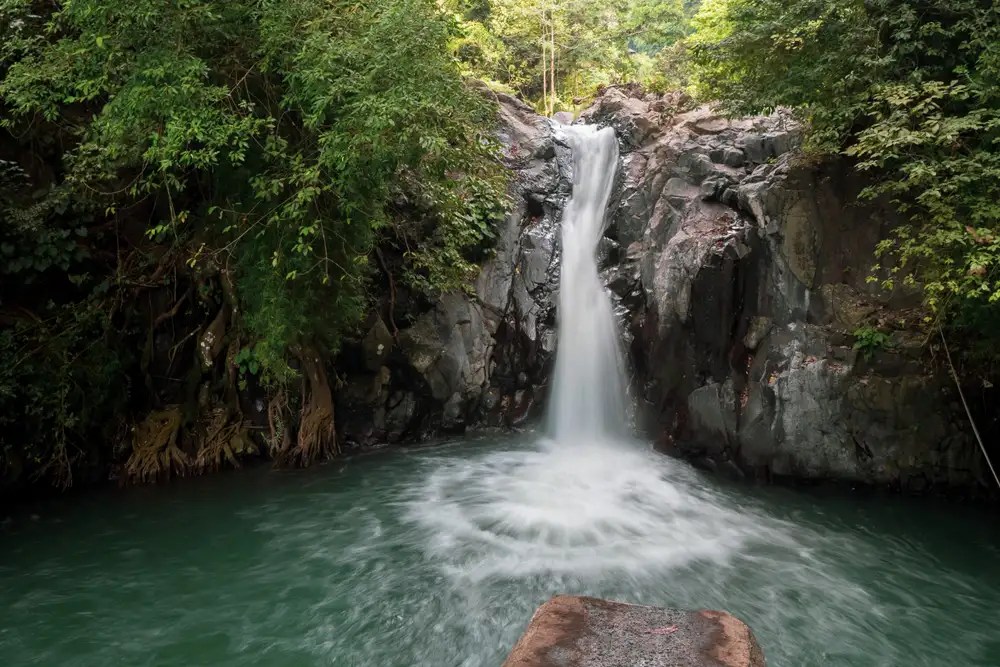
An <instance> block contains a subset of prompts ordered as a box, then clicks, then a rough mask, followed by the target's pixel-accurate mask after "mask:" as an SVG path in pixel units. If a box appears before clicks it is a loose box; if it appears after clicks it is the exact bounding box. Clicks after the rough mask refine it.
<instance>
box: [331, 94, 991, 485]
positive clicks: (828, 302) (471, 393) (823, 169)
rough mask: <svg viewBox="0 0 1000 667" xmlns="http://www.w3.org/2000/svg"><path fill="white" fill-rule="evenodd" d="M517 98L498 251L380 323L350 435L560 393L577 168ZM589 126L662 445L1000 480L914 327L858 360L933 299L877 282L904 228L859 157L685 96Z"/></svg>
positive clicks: (369, 347)
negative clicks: (878, 333)
mask: <svg viewBox="0 0 1000 667" xmlns="http://www.w3.org/2000/svg"><path fill="white" fill-rule="evenodd" d="M499 101H500V115H501V119H502V121H503V122H502V129H501V133H500V138H501V140H502V141H503V143H504V145H505V146H506V160H507V162H508V165H509V166H510V167H511V169H513V170H514V172H515V183H514V187H513V197H512V200H513V205H512V208H511V211H510V212H509V215H508V216H507V218H506V219H505V220H504V221H503V222H502V224H501V226H500V228H499V230H498V241H497V245H496V249H495V250H496V252H495V254H494V256H493V257H492V258H491V259H490V260H489V261H487V262H486V263H485V264H484V266H483V268H482V271H481V273H480V275H479V277H478V280H477V281H476V283H475V287H474V290H473V291H472V292H471V293H470V294H450V295H445V296H443V297H442V298H441V299H440V300H439V301H438V302H437V303H435V304H430V305H429V307H425V308H423V309H422V310H421V311H420V312H419V313H417V314H416V315H415V316H414V317H413V318H411V319H410V321H408V322H407V326H405V327H404V328H403V329H402V330H400V331H399V332H398V335H393V333H391V332H390V327H388V326H386V323H385V322H382V321H381V320H378V318H374V319H373V321H372V322H371V323H370V324H369V326H368V328H367V329H366V331H367V334H366V335H365V337H364V340H363V341H362V343H361V345H360V347H359V349H358V350H356V352H355V354H356V356H357V357H358V359H357V362H356V363H354V364H353V366H352V365H351V364H347V365H348V366H351V368H352V370H350V371H349V372H347V374H346V377H341V382H340V386H339V387H338V389H337V402H338V422H339V424H340V431H341V434H342V436H343V437H344V439H345V440H346V441H347V443H346V444H348V445H352V444H354V445H373V444H378V443H385V442H397V441H405V440H412V439H416V438H419V437H421V436H423V435H425V434H427V433H430V432H433V431H459V430H461V429H463V428H466V427H468V426H470V425H493V426H512V425H517V424H520V423H522V422H524V421H525V420H526V419H529V418H531V417H532V416H535V415H537V414H538V410H539V408H540V406H541V404H542V403H543V402H544V398H545V393H546V386H547V380H548V376H549V373H550V371H551V368H552V360H553V353H554V351H555V341H556V333H555V322H556V312H555V310H556V307H555V295H556V291H557V289H558V273H559V247H558V225H559V221H560V217H561V213H562V204H563V202H564V201H565V199H566V197H567V195H568V193H569V190H570V182H571V181H570V173H569V172H570V160H569V155H568V149H567V148H566V147H565V146H562V145H560V144H559V143H558V142H557V140H556V139H555V138H554V137H553V134H552V130H551V126H550V125H549V123H548V121H546V120H545V119H542V118H540V117H539V116H537V115H536V114H534V113H533V112H532V111H531V109H529V108H528V107H527V106H525V105H523V104H522V103H520V102H518V101H517V100H515V99H513V98H510V97H507V96H504V95H500V96H499ZM583 118H584V120H585V121H586V122H595V123H601V124H606V125H611V126H613V127H615V128H616V130H617V131H618V134H619V138H620V141H621V145H622V158H621V168H620V169H619V178H618V182H617V184H616V194H615V195H614V197H613V200H612V208H611V211H610V216H611V219H610V222H611V224H610V227H609V230H608V232H607V236H608V238H607V239H605V240H604V241H603V242H602V243H601V245H600V248H599V253H598V254H599V262H600V267H601V270H602V276H603V277H604V279H605V281H606V284H607V285H608V286H609V288H610V290H611V291H612V293H613V295H614V298H615V305H616V310H617V312H618V314H619V316H620V319H621V323H622V328H623V334H624V338H625V340H626V343H627V344H628V345H629V347H630V351H631V359H632V362H633V366H634V370H635V375H634V378H633V391H634V393H635V395H636V396H637V397H638V399H639V403H640V410H639V417H640V425H641V426H642V427H644V428H645V430H647V431H648V432H649V434H650V435H651V436H652V437H654V439H655V440H656V442H657V443H658V446H659V447H661V448H662V449H664V450H666V451H669V452H672V453H674V454H677V455H680V456H684V457H687V458H690V459H692V460H694V461H696V462H699V463H701V464H704V465H706V466H709V467H714V468H717V469H720V470H725V471H728V472H731V473H732V474H735V475H741V476H745V475H752V476H758V477H763V478H772V477H789V478H796V479H817V480H818V479H830V480H841V481H850V482H862V483H869V484H879V485H891V486H897V487H903V488H907V489H916V490H922V489H924V488H927V487H928V486H931V485H940V486H964V487H968V486H972V485H978V484H982V483H983V482H985V480H986V477H985V474H986V473H985V470H984V469H983V467H982V463H981V462H980V457H979V455H978V453H977V450H976V448H975V446H974V443H973V442H972V441H971V440H970V438H968V437H967V435H966V432H965V428H964V423H965V422H964V417H963V416H962V415H961V414H959V413H958V412H957V410H955V409H954V408H953V406H954V403H953V399H952V397H951V395H950V392H949V386H948V383H947V379H946V378H944V379H942V378H941V377H939V376H937V375H935V374H934V373H933V372H931V371H930V370H929V369H928V365H927V363H926V361H927V360H926V358H925V352H924V351H923V348H922V346H921V344H920V343H919V341H914V340H911V338H912V336H909V335H908V334H906V332H905V329H904V328H902V327H901V330H900V331H899V332H897V333H896V334H894V339H895V340H896V341H897V343H898V344H897V345H895V346H894V348H893V349H891V350H883V351H879V352H877V353H876V354H874V355H872V356H871V358H870V359H869V358H865V357H864V356H863V355H859V353H858V352H857V351H856V350H854V349H853V343H854V337H853V335H852V334H853V332H854V331H855V330H856V329H857V328H858V327H859V326H860V325H862V324H866V323H872V322H880V323H883V324H891V323H893V322H897V321H898V320H900V319H903V318H906V317H910V318H912V312H907V310H908V309H912V308H913V307H914V306H916V305H918V304H919V298H920V295H919V293H918V292H916V291H915V290H913V289H911V288H909V289H908V288H905V287H897V288H896V289H895V290H893V291H892V292H887V291H885V290H883V289H881V288H879V287H878V286H877V283H876V284H870V283H869V282H868V281H867V280H866V278H867V277H868V276H869V274H870V269H871V264H872V261H873V259H872V258H873V250H874V247H875V245H876V243H878V241H879V240H880V239H882V238H885V236H886V234H887V233H888V232H889V230H890V229H891V227H892V225H893V224H894V218H893V214H892V212H891V210H889V209H888V208H887V207H884V206H881V205H878V204H868V205H862V204H859V203H858V200H857V195H858V193H859V191H860V190H861V189H862V187H863V186H864V183H863V182H861V181H860V179H859V178H858V177H857V176H856V175H855V174H854V172H853V170H852V169H851V168H850V166H849V165H847V164H844V163H838V162H835V161H833V162H825V163H819V164H816V163H811V162H808V161H806V160H805V159H803V158H802V157H801V155H800V154H799V153H798V152H797V150H796V148H797V146H798V145H799V143H800V134H799V130H798V128H797V127H796V126H795V123H794V122H793V121H792V119H791V118H790V117H789V116H788V115H786V114H784V113H777V114H774V115H771V116H768V117H758V118H748V119H740V120H729V119H725V118H722V117H721V116H719V115H718V114H716V113H714V112H713V111H712V110H711V109H710V108H707V107H698V108H691V106H690V104H689V103H688V102H687V101H686V100H685V99H683V97H682V96H677V95H674V96H665V97H653V96H644V97H639V96H637V95H635V94H634V93H630V92H629V91H623V90H619V89H610V90H608V91H606V93H605V94H604V95H603V96H602V97H600V98H599V99H598V101H597V102H596V103H595V105H594V106H593V107H592V108H591V109H589V110H588V111H586V112H585V113H584V115H583ZM393 328H394V326H393ZM345 355H346V356H350V355H349V354H347V353H346V352H345ZM342 356H343V355H342ZM341 366H342V364H340V363H338V368H341Z"/></svg>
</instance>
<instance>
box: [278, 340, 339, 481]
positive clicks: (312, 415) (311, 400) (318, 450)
mask: <svg viewBox="0 0 1000 667" xmlns="http://www.w3.org/2000/svg"><path fill="white" fill-rule="evenodd" d="M297 354H298V356H299V360H300V361H301V362H302V371H303V377H302V411H301V413H300V415H299V431H298V436H297V437H296V439H295V444H294V445H291V443H289V445H290V446H289V447H288V448H286V449H284V450H282V451H281V452H279V456H278V461H279V463H283V464H285V465H294V466H307V465H309V464H311V463H314V462H316V461H321V460H323V459H327V458H330V457H331V456H333V455H335V454H337V453H339V451H340V450H339V448H338V447H337V433H336V430H335V429H334V422H333V392H332V391H331V390H330V382H329V380H328V379H327V377H326V369H325V368H324V367H323V361H322V359H321V357H320V356H319V354H318V353H317V352H316V351H315V350H313V349H311V348H304V349H300V350H298V351H297Z"/></svg>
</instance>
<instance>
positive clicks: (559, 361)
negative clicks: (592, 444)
mask: <svg viewBox="0 0 1000 667" xmlns="http://www.w3.org/2000/svg"><path fill="white" fill-rule="evenodd" d="M561 129H562V132H563V134H564V136H565V139H566V141H567V143H568V144H569V145H570V148H572V150H573V194H572V196H571V198H570V200H569V202H567V204H566V209H565V211H564V213H563V222H562V268H561V274H560V278H559V346H558V350H557V353H556V354H557V356H556V370H555V384H554V387H553V392H552V405H551V408H550V413H549V418H550V422H551V423H550V432H551V433H552V436H553V438H554V439H555V441H556V442H560V443H567V442H574V441H580V440H581V439H585V440H590V441H602V440H609V439H613V438H615V437H616V436H621V435H622V434H623V432H624V426H625V409H624V399H625V383H624V380H623V376H624V368H623V360H622V351H621V347H620V345H619V332H618V327H617V324H616V322H615V317H614V312H613V310H612V307H611V299H610V296H609V295H608V292H607V290H606V289H605V288H604V285H602V284H601V278H600V276H599V275H598V271H597V244H598V243H599V242H600V240H601V236H602V235H603V233H604V227H605V211H606V210H607V207H608V199H609V198H610V196H611V189H612V187H613V186H614V180H615V172H616V170H617V167H618V141H617V139H616V137H615V132H614V130H613V129H611V128H604V129H598V128H596V127H594V126H591V125H584V126H576V127H563V128H561Z"/></svg>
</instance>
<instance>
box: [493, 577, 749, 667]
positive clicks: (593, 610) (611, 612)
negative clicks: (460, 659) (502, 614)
mask: <svg viewBox="0 0 1000 667" xmlns="http://www.w3.org/2000/svg"><path fill="white" fill-rule="evenodd" d="M636 665H644V666H648V667H765V661H764V654H763V653H762V652H761V650H760V647H759V646H758V645H757V641H756V639H754V636H753V633H752V632H751V631H750V628H748V627H747V626H746V624H744V623H743V622H742V621H740V620H739V619H737V618H735V617H734V616H731V615H729V614H727V613H725V612H721V611H678V610H674V609H662V608H659V607H644V606H639V605H633V604H625V603H622V602H610V601H608V600H600V599H597V598H588V597H575V596H565V595H561V596H557V597H554V598H552V599H551V600H549V601H548V602H546V603H545V604H543V605H542V606H541V607H539V608H538V611H536V612H535V615H534V616H533V617H532V619H531V623H530V624H529V625H528V628H527V630H525V632H524V635H523V636H522V637H521V639H520V640H519V641H518V642H517V645H516V646H514V650H513V651H511V654H510V656H509V657H508V658H507V661H506V662H504V664H503V667H635V666H636Z"/></svg>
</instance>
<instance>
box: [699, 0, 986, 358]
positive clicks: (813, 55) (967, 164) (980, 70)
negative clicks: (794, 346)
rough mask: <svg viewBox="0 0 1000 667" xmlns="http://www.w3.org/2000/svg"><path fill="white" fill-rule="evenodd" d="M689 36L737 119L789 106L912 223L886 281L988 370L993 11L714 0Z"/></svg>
mask: <svg viewBox="0 0 1000 667" xmlns="http://www.w3.org/2000/svg"><path fill="white" fill-rule="evenodd" d="M695 24H696V27H697V32H696V33H695V36H694V37H693V38H692V40H691V42H692V54H693V58H694V63H695V65H696V72H695V78H696V82H697V86H698V88H699V89H700V91H701V93H702V94H703V95H704V96H706V97H709V98H712V99H716V100H719V101H720V103H721V104H722V105H724V106H725V107H726V108H727V109H729V110H730V111H731V112H733V113H736V114H745V113H752V112H759V111H766V110H768V109H773V108H775V107H777V106H787V107H792V108H794V109H795V110H796V111H797V112H798V113H799V115H800V116H801V117H802V118H803V119H804V120H805V121H807V123H808V127H809V138H810V143H811V145H812V147H813V148H814V149H816V150H820V151H824V152H843V153H846V154H847V155H849V156H852V157H854V158H855V159H856V160H857V164H858V168H859V169H861V170H864V171H867V172H869V173H870V174H871V175H872V177H873V181H874V183H873V185H872V187H871V188H869V190H868V191H867V193H866V194H867V195H868V196H872V197H875V196H884V197H888V198H889V199H891V200H892V201H893V202H894V203H895V204H896V206H897V208H898V209H899V211H900V212H901V213H902V214H903V215H904V219H905V221H906V224H903V225H901V226H900V227H899V229H898V230H897V233H896V235H895V236H894V237H892V238H890V239H888V240H886V241H885V242H884V243H883V244H882V245H881V247H880V248H879V252H880V254H881V255H882V256H883V257H884V259H885V260H886V261H884V262H882V263H883V264H886V266H876V273H880V274H881V275H882V277H881V278H880V279H881V280H882V281H884V284H885V286H886V287H892V286H893V285H894V283H895V282H896V281H899V280H903V281H907V282H910V283H920V284H921V285H922V286H923V289H924V294H925V297H926V303H927V305H928V306H929V308H930V310H931V311H932V316H931V319H930V323H931V324H934V323H939V322H941V323H946V324H950V325H951V326H952V327H953V329H954V331H955V332H956V333H958V334H960V335H964V340H965V341H966V342H967V343H968V344H969V345H970V346H973V347H976V346H978V347H980V349H981V352H982V354H981V356H982V358H983V359H984V360H985V361H986V362H987V363H989V364H991V365H995V364H996V361H995V359H996V355H995V340H996V339H995V334H996V332H997V331H998V330H1000V6H998V5H997V3H996V2H995V1H994V0H954V1H953V0H948V1H945V0H920V1H917V0H708V1H707V2H706V3H705V5H704V6H703V7H702V10H701V13H700V14H699V16H698V17H697V19H696V21H695ZM890 263H891V266H889V264H890ZM979 342H982V343H983V344H982V345H981V346H980V345H979Z"/></svg>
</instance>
